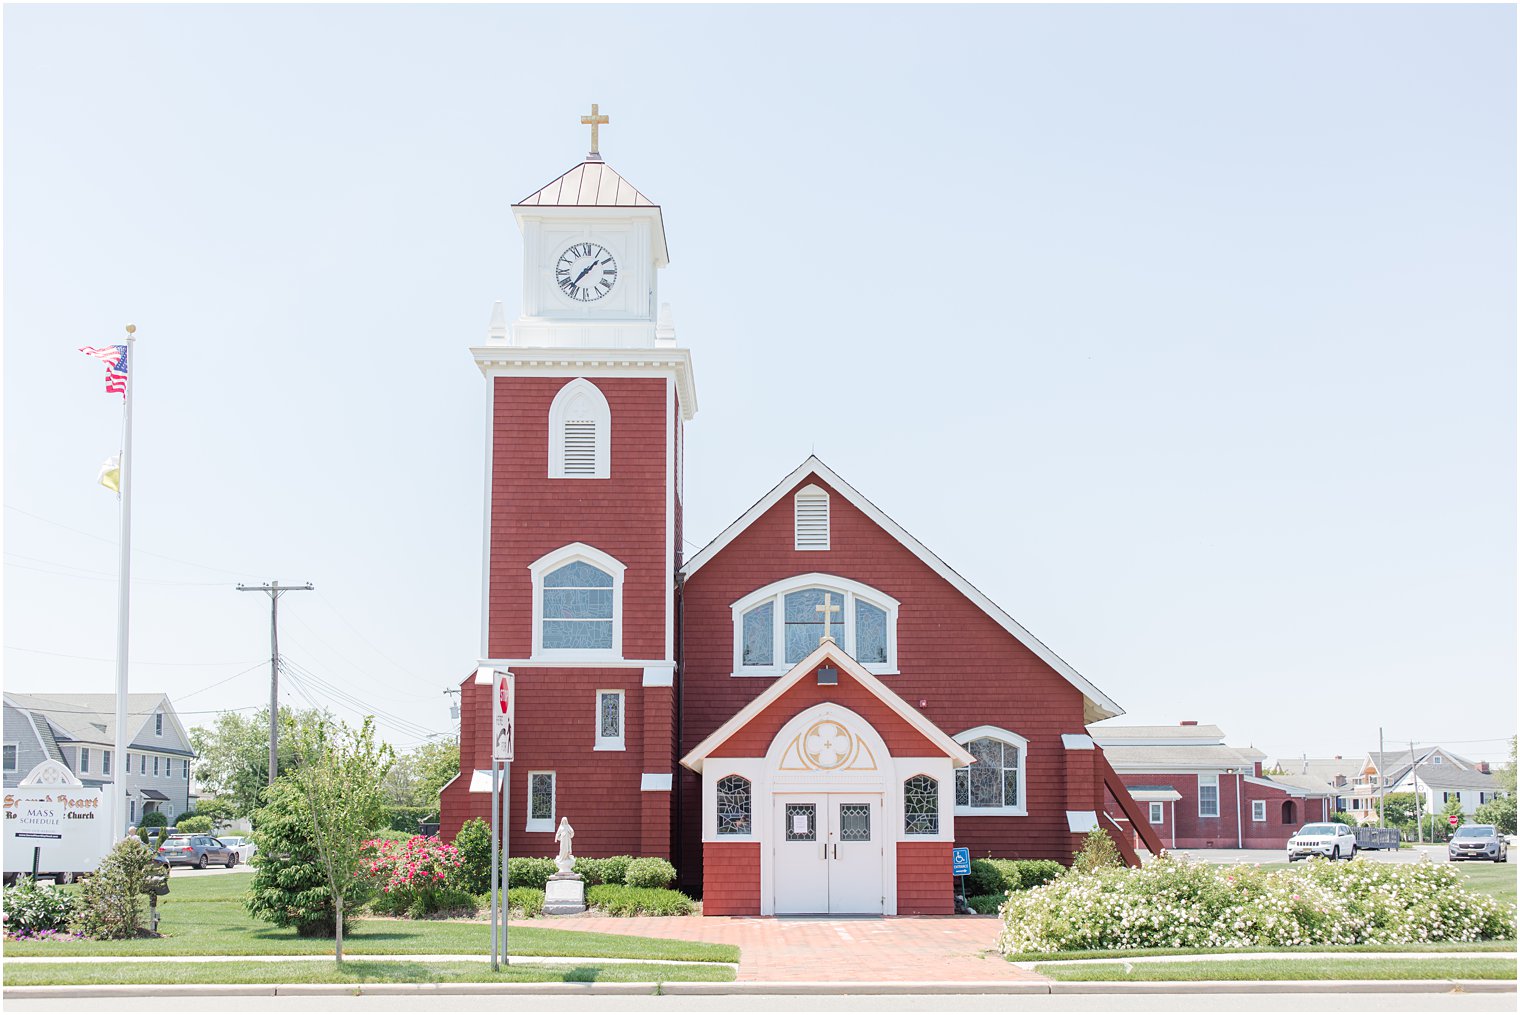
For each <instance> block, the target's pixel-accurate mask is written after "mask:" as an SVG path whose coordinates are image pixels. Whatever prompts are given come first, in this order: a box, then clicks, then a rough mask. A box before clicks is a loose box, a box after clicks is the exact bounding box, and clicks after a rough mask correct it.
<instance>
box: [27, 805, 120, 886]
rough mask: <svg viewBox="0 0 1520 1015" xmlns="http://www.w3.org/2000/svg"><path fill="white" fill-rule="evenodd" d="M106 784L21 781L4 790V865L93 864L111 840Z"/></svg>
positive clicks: (63, 867) (54, 868)
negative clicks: (35, 857) (32, 783)
mask: <svg viewBox="0 0 1520 1015" xmlns="http://www.w3.org/2000/svg"><path fill="white" fill-rule="evenodd" d="M107 789H108V787H105V788H99V789H97V788H94V787H85V786H21V787H17V788H15V789H9V790H6V792H5V869H6V871H7V872H12V871H30V870H31V869H32V854H33V851H34V850H35V849H37V848H39V847H40V848H41V850H42V853H41V856H40V858H39V861H38V870H41V871H48V872H59V871H65V872H73V871H89V870H94V869H95V868H96V867H97V866H98V865H99V864H100V861H101V860H102V859H103V858H104V857H105V855H106V853H107V852H108V851H109V850H110V846H111V834H110V833H111V822H110V820H109V819H108V814H109V808H110V800H109V798H108V796H107Z"/></svg>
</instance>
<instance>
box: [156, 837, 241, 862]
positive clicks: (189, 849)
mask: <svg viewBox="0 0 1520 1015" xmlns="http://www.w3.org/2000/svg"><path fill="white" fill-rule="evenodd" d="M158 859H159V862H160V863H166V864H169V865H170V866H171V867H172V866H173V865H174V864H177V863H182V864H188V865H189V866H191V867H199V868H200V869H201V870H205V869H206V868H207V867H209V866H211V865H212V864H214V863H219V864H223V865H225V866H227V867H236V866H237V862H238V855H237V852H236V851H235V850H232V849H228V848H227V847H226V846H224V845H222V843H221V840H220V839H216V838H214V837H212V836H210V835H171V836H169V838H168V839H167V840H165V841H164V844H163V845H162V846H159V847H158Z"/></svg>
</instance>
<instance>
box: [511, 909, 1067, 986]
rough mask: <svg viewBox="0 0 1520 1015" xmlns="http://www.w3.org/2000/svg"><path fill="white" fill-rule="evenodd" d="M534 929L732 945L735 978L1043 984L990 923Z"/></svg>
mask: <svg viewBox="0 0 1520 1015" xmlns="http://www.w3.org/2000/svg"><path fill="white" fill-rule="evenodd" d="M534 926H545V927H547V926H553V927H554V928H555V929H557V930H559V929H563V930H589V931H598V932H601V933H606V934H635V935H639V936H642V937H661V938H678V939H683V940H686V941H708V942H713V943H717V944H731V945H738V946H739V979H740V980H769V981H778V980H790V981H805V982H816V981H820V980H828V981H832V982H839V981H851V980H859V981H867V982H880V981H884V980H889V981H893V982H899V983H913V982H928V981H938V982H944V981H946V980H964V981H984V980H1033V981H1041V982H1042V981H1044V980H1045V977H1043V976H1040V975H1039V974H1037V973H1034V972H1032V971H1030V970H1028V969H1020V968H1019V967H1018V966H1015V965H1013V964H1012V963H1011V962H1005V961H1004V960H1003V959H1002V957H1001V956H999V955H998V954H997V952H996V951H995V950H994V949H995V946H996V944H997V933H998V926H999V925H998V921H997V919H996V918H994V917H975V916H915V917H856V918H853V919H828V918H825V917H818V918H812V919H799V918H795V917H775V918H772V917H737V916H636V917H626V918H616V917H605V916H569V917H558V918H554V919H552V920H543V921H535V923H534Z"/></svg>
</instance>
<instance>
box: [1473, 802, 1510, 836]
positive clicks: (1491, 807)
mask: <svg viewBox="0 0 1520 1015" xmlns="http://www.w3.org/2000/svg"><path fill="white" fill-rule="evenodd" d="M1473 820H1474V821H1476V822H1478V823H1479V824H1483V825H1493V826H1494V827H1495V828H1497V829H1498V830H1499V831H1500V832H1501V833H1503V834H1504V835H1514V834H1515V798H1514V797H1513V796H1501V797H1497V798H1495V799H1493V800H1490V801H1489V802H1488V803H1486V804H1483V805H1482V806H1481V807H1479V808H1478V809H1477V810H1476V811H1474V812H1473Z"/></svg>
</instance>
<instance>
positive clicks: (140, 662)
mask: <svg viewBox="0 0 1520 1015" xmlns="http://www.w3.org/2000/svg"><path fill="white" fill-rule="evenodd" d="M5 650H6V651H7V652H31V653H34V654H36V655H40V656H58V657H59V658H60V659H85V660H88V661H89V662H93V663H111V662H115V661H116V660H114V659H108V658H106V657H105V656H76V655H71V654H70V653H68V652H49V651H48V650H47V649H41V648H22V647H21V646H20V645H7V646H5ZM262 661H263V660H260V662H262ZM247 662H248V660H247V659H228V660H225V661H222V662H215V663H151V662H148V661H147V660H145V659H133V660H132V665H133V666H242V665H243V664H245V663H247Z"/></svg>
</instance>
